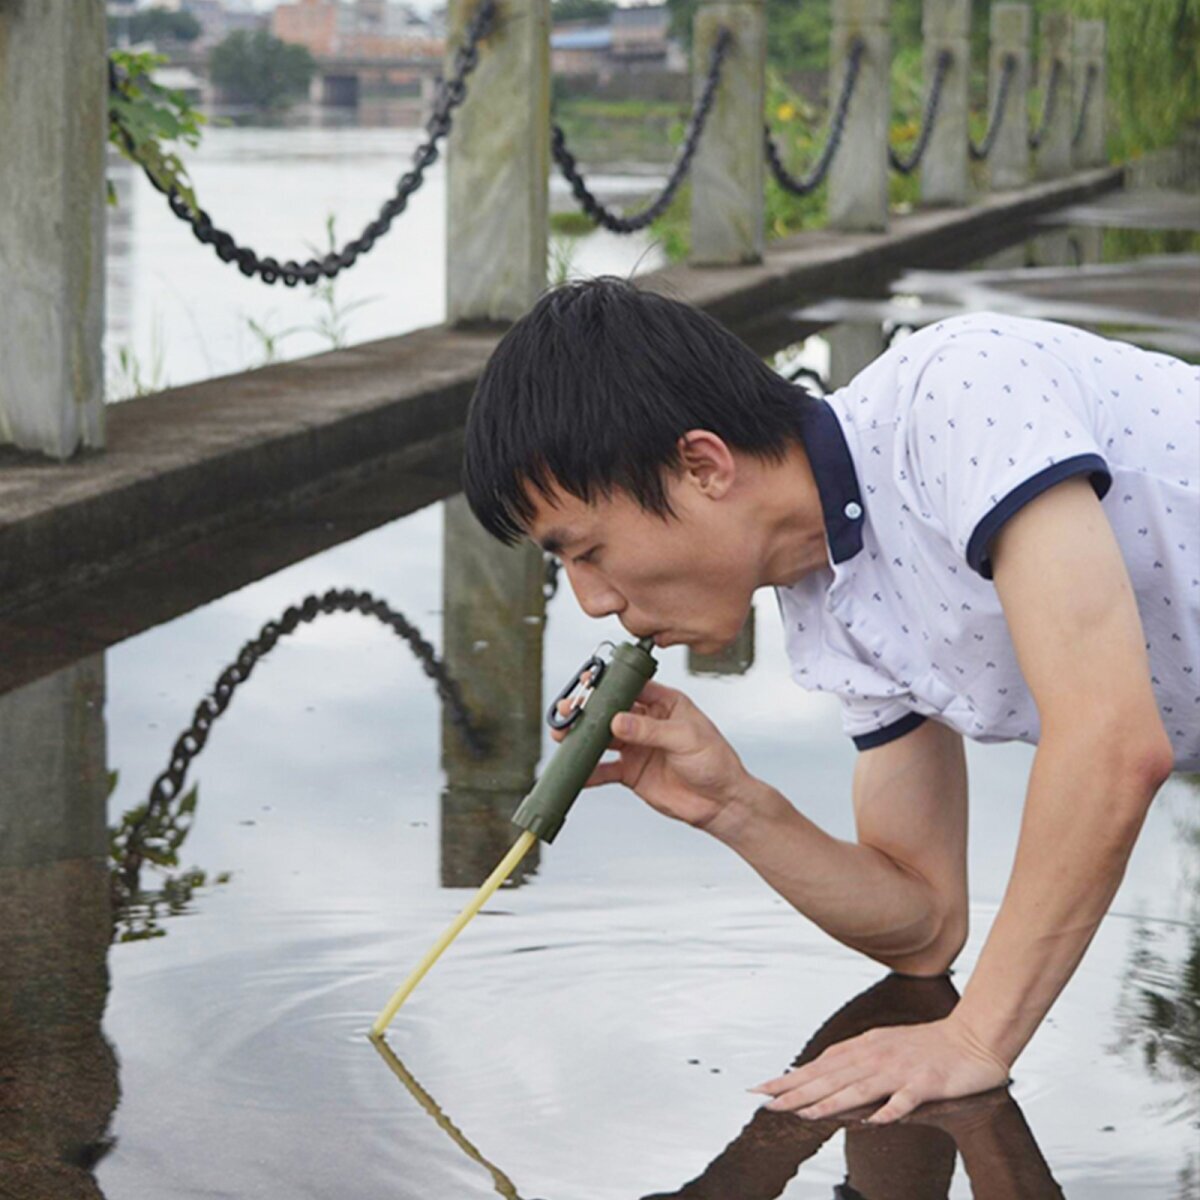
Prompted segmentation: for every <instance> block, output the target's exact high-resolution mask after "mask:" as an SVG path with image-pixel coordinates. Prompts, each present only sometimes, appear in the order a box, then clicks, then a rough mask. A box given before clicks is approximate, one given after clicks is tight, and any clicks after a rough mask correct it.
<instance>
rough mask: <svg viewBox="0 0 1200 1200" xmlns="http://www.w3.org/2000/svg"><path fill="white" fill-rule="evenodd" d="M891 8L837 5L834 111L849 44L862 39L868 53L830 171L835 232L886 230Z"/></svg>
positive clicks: (858, 2)
mask: <svg viewBox="0 0 1200 1200" xmlns="http://www.w3.org/2000/svg"><path fill="white" fill-rule="evenodd" d="M890 8H891V4H890V2H889V0H834V5H833V32H832V36H831V39H830V45H829V103H830V106H831V107H832V106H833V105H835V104H836V103H837V98H838V96H839V95H840V93H841V90H842V80H843V78H844V77H845V74H846V68H847V65H848V62H849V54H850V46H851V44H852V43H853V42H854V41H855V40H856V39H857V38H862V39H863V41H864V42H865V43H866V47H867V49H866V54H865V55H864V57H863V60H862V66H861V68H860V69H859V73H858V86H857V87H856V88H855V90H854V96H853V98H852V99H851V101H850V108H849V111H848V112H847V114H846V129H845V133H844V134H843V137H842V144H841V146H840V147H839V149H838V152H837V154H836V155H835V156H834V159H833V164H832V166H831V167H830V168H829V224H830V226H831V227H833V228H834V229H846V230H854V229H866V230H872V229H874V230H882V229H886V228H887V212H888V158H887V146H888V125H889V120H890V117H891V109H892V102H891V91H892V80H891V69H892V58H891V32H890V29H889V20H890Z"/></svg>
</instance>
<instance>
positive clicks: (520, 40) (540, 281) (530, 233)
mask: <svg viewBox="0 0 1200 1200" xmlns="http://www.w3.org/2000/svg"><path fill="white" fill-rule="evenodd" d="M477 3H478V0H450V13H449V28H448V30H447V37H446V55H447V57H446V68H445V74H446V77H447V78H449V76H450V74H451V72H452V71H453V62H454V51H455V50H456V49H457V48H458V47H459V46H460V45H461V44H462V41H463V36H464V33H465V30H466V27H467V24H468V23H469V21H470V19H471V17H472V15H473V14H474V12H475V8H476V4H477ZM448 143H449V144H448V146H447V151H446V154H447V159H446V321H447V323H449V324H452V325H453V324H467V323H473V322H485V321H500V322H508V321H514V320H516V319H517V318H518V317H520V316H521V315H522V314H523V313H525V312H526V310H527V309H528V308H529V307H530V306H531V305H532V304H533V302H534V301H535V300H536V299H537V297H538V295H539V294H540V293H541V292H542V291H543V289H544V288H545V286H546V239H547V204H548V194H547V193H548V168H549V163H550V3H549V0H504V3H503V4H501V5H500V6H499V15H498V16H497V18H496V24H495V25H494V26H493V31H492V32H491V33H490V34H488V35H487V36H486V37H485V38H484V39H483V42H482V43H481V45H480V48H479V63H478V65H477V66H476V67H475V69H474V71H472V72H471V74H470V75H469V76H468V78H467V98H466V100H464V101H463V103H462V104H461V105H459V106H458V107H457V108H456V109H454V116H453V125H452V127H451V130H450V136H449V139H448Z"/></svg>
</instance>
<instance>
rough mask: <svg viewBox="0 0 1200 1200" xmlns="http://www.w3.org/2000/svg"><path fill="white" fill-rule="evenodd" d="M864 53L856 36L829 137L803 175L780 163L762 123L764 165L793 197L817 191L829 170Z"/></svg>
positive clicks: (777, 152) (766, 127)
mask: <svg viewBox="0 0 1200 1200" xmlns="http://www.w3.org/2000/svg"><path fill="white" fill-rule="evenodd" d="M866 52H867V44H866V42H864V41H863V40H862V38H855V40H854V42H853V43H852V44H851V46H850V56H849V61H848V62H847V63H846V77H845V78H844V79H843V80H842V92H841V95H840V96H838V102H837V107H836V108H835V109H834V111H833V120H832V121H831V122H830V125H829V136H828V137H827V138H826V139H825V149H824V150H822V151H821V157H820V158H819V159H817V161H816V164H815V165H814V166H813V169H812V170H811V171H810V172H809V173H808V174H807V175H805V176H804V177H803V178H797V177H796V176H795V175H791V174H789V173H788V170H787V168H786V167H785V166H784V165H783V160H782V159H781V158H780V157H779V151H778V149H777V148H776V146H775V140H774V138H772V137H771V130H770V127H769V126H767V125H764V126H763V137H764V139H765V141H766V151H767V165H768V166H769V167H770V168H771V174H773V175H774V176H775V180H776V182H777V183H778V184H779V186H780V187H781V188H783V190H784V191H785V192H791V193H792V195H794V196H807V195H808V193H809V192H813V191H816V189H817V188H818V187H820V186H821V183H822V182H823V181H824V179H825V176H826V175H827V174H828V173H829V167H830V165H831V164H832V163H833V156H834V155H835V154H836V153H837V149H838V146H840V145H841V142H842V132H843V130H844V129H845V127H846V114H847V113H848V112H849V111H850V99H851V97H852V96H853V95H854V85H855V84H856V83H857V82H858V72H859V69H860V68H861V66H862V60H863V56H864V55H865V54H866Z"/></svg>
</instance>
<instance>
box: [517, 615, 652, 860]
mask: <svg viewBox="0 0 1200 1200" xmlns="http://www.w3.org/2000/svg"><path fill="white" fill-rule="evenodd" d="M653 644H654V643H653V641H652V640H651V639H650V638H643V639H642V640H641V641H640V642H636V643H635V642H626V643H625V644H624V645H621V646H617V647H615V648H614V650H613V655H612V658H611V659H610V660H609V662H608V663H607V664H606V665H605V668H604V671H603V673H602V674H601V676H600V679H599V681H598V682H597V683H596V686H595V688H594V690H593V691H592V692H591V694H590V695H589V696H588V698H587V703H586V704H585V706H584V708H583V710H582V712H581V713H580V715H579V717H578V718H577V719H576V721H575V722H574V724H573V725H571V727H570V728H569V729H568V730H567V736H566V737H565V738H564V739H563V741H562V742H560V743H559V746H558V749H557V750H556V751H555V753H554V756H553V758H551V759H550V762H549V763H548V764H547V766H546V769H545V771H543V772H542V776H541V778H540V779H539V780H538V781H537V783H536V784H534V787H533V791H531V792H530V793H529V795H528V796H526V797H525V799H524V800H522V801H521V805H520V807H519V808H518V809H517V811H516V812H515V813H514V814H513V818H512V820H513V824H514V825H517V826H519V827H520V828H521V829H526V830H528V831H529V832H530V833H532V834H535V835H536V836H537V837H539V838H541V839H542V841H544V842H552V841H554V838H555V836H556V835H557V834H558V831H559V830H560V829H561V828H562V825H563V821H565V820H566V817H567V813H568V811H569V810H570V808H571V805H572V804H574V803H575V797H576V796H578V795H579V793H580V792H581V791H582V790H583V785H584V784H585V783H586V782H587V780H588V776H589V775H591V773H592V771H594V770H595V768H596V764H597V763H598V762H599V761H600V759H601V757H602V756H603V754H604V751H605V750H606V749H607V748H608V743H609V742H610V741H611V740H612V719H613V717H614V716H616V714H617V713H619V712H628V711H629V709H631V708H632V707H633V702H634V701H635V700H636V699H637V698H638V696H639V695H640V694H641V691H642V688H643V687H644V686H645V684H646V682H647V680H649V679H651V678H652V677H653V675H654V672H655V671H656V670H658V663H657V662H655V661H654V658H653V656H652V655H651V654H650V652H649V648H650V646H652V645H653Z"/></svg>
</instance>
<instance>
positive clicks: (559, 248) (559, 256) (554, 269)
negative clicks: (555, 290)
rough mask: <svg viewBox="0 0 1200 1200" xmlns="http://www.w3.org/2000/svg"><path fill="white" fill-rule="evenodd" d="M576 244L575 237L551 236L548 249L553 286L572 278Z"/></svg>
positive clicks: (550, 280)
mask: <svg viewBox="0 0 1200 1200" xmlns="http://www.w3.org/2000/svg"><path fill="white" fill-rule="evenodd" d="M589 224H590V222H589ZM575 245H576V239H575V238H574V237H570V236H568V237H554V236H552V237H551V238H550V244H549V246H548V247H547V249H548V251H549V257H550V279H549V282H550V284H551V286H553V287H557V286H558V285H559V284H560V283H566V282H567V280H568V279H570V278H571V269H572V267H573V265H574V261H575Z"/></svg>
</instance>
